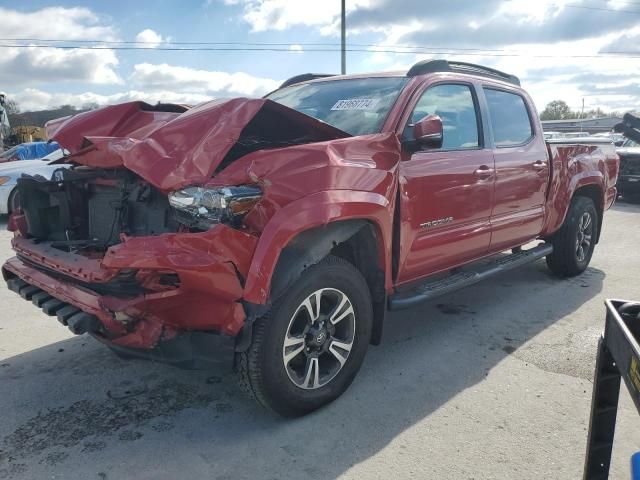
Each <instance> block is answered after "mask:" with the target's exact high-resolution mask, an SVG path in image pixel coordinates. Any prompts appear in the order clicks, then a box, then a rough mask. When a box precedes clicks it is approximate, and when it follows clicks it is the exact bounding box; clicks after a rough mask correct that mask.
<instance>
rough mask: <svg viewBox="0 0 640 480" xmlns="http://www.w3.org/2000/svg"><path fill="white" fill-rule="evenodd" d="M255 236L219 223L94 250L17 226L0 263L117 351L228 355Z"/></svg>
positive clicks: (12, 280) (200, 359)
mask: <svg viewBox="0 0 640 480" xmlns="http://www.w3.org/2000/svg"><path fill="white" fill-rule="evenodd" d="M256 241H257V240H256V237H254V236H252V235H249V234H246V233H243V232H240V231H238V230H235V229H232V228H230V227H227V226H225V225H217V226H215V227H213V228H211V229H210V230H208V231H206V232H201V233H171V234H162V235H158V236H152V237H129V238H126V237H125V238H123V241H122V243H120V244H118V245H115V246H113V247H111V248H109V249H108V250H107V252H106V254H105V255H104V257H103V258H95V259H92V258H88V257H85V256H83V255H79V254H75V253H69V252H64V251H61V250H58V249H56V248H54V247H52V246H51V244H50V243H49V242H37V241H34V240H32V239H26V238H24V237H22V236H20V235H17V236H16V237H15V238H14V239H13V242H12V243H13V248H14V250H15V252H16V254H17V256H16V257H13V258H11V259H9V260H8V261H7V262H6V263H5V264H4V266H3V267H2V273H3V277H4V279H5V280H6V281H7V284H8V286H9V288H10V289H11V290H13V291H15V292H17V293H19V294H20V295H21V296H22V297H23V298H25V299H27V300H31V301H32V302H33V303H34V304H35V305H37V306H38V307H40V308H42V309H43V311H44V312H45V313H47V314H48V315H52V316H54V315H55V316H57V317H58V320H60V321H61V322H62V323H63V324H65V325H67V326H69V328H70V329H71V330H72V331H74V333H90V334H92V335H93V336H95V337H96V338H98V339H99V340H100V341H101V342H103V343H106V344H108V345H109V346H111V347H112V348H114V349H115V350H117V351H119V352H120V353H124V354H127V355H135V356H144V357H148V358H153V359H157V360H162V361H165V362H169V363H176V364H179V365H181V366H195V365H199V364H200V363H205V364H208V363H218V362H216V360H215V359H216V358H218V359H220V360H222V361H223V362H224V363H229V365H230V364H231V363H230V362H231V361H232V359H233V351H234V346H235V343H236V337H237V336H238V334H239V333H240V332H241V330H242V328H243V325H244V323H245V319H246V314H245V310H244V307H243V304H242V293H243V281H244V278H245V277H246V275H247V273H248V269H249V264H250V260H251V257H252V254H253V250H254V249H255V245H256ZM202 352H206V354H204V355H203V354H202ZM212 352H214V353H215V354H212Z"/></svg>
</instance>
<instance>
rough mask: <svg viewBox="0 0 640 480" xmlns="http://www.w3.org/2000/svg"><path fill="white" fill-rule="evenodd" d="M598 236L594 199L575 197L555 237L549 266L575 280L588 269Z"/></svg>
mask: <svg viewBox="0 0 640 480" xmlns="http://www.w3.org/2000/svg"><path fill="white" fill-rule="evenodd" d="M597 237H598V212H597V210H596V207H595V205H594V203H593V200H591V199H590V198H587V197H574V199H573V200H572V201H571V206H570V207H569V212H568V213H567V218H565V221H564V224H563V225H562V227H561V228H560V230H559V231H558V232H557V233H556V234H555V235H554V236H553V238H552V239H551V243H552V244H553V253H552V254H550V255H547V265H548V267H549V269H550V270H551V271H552V272H553V273H554V274H556V275H558V276H561V277H573V276H576V275H579V274H581V273H582V272H584V271H585V270H586V269H587V267H588V266H589V262H590V261H591V257H592V255H593V250H594V248H595V244H596V242H595V240H596V238H597Z"/></svg>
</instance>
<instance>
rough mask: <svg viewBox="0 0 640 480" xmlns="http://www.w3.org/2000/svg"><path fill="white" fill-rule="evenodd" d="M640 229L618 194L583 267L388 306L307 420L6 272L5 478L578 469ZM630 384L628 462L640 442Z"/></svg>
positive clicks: (529, 273)
mask: <svg viewBox="0 0 640 480" xmlns="http://www.w3.org/2000/svg"><path fill="white" fill-rule="evenodd" d="M5 225H6V217H4V218H0V229H2V231H0V260H2V261H4V259H6V258H8V257H10V256H11V255H12V254H11V250H10V248H9V239H10V234H9V232H6V231H4V228H5ZM639 244H640V206H634V205H629V204H625V203H618V204H616V205H615V206H614V207H613V209H612V210H611V211H609V212H607V214H606V218H605V222H604V231H603V236H602V239H601V243H600V244H599V245H598V247H597V249H596V253H595V255H594V257H593V261H592V263H591V267H590V268H589V269H588V271H587V272H585V273H584V274H583V275H581V276H580V277H577V278H574V279H569V280H560V279H556V278H554V277H552V276H551V275H550V274H549V272H548V271H547V269H546V266H545V264H544V261H540V262H537V263H535V264H532V265H529V266H527V267H524V268H522V269H520V270H517V271H513V272H510V273H507V274H504V275H502V276H500V277H497V278H494V279H493V280H490V281H487V282H484V283H482V284H480V285H477V286H474V287H470V288H467V289H465V290H462V291H459V292H457V293H455V294H452V295H448V296H446V297H442V298H440V299H438V300H436V301H433V302H430V303H425V304H424V305H422V306H420V307H418V308H414V309H412V310H407V311H403V312H397V313H393V314H392V315H390V316H389V318H388V321H387V323H386V325H385V334H384V339H383V344H382V345H381V346H379V347H370V349H369V353H368V355H367V358H366V359H365V362H364V365H363V367H362V370H361V372H360V374H359V375H358V377H357V378H356V380H355V382H354V384H353V385H352V386H351V388H350V389H349V390H348V391H347V392H346V394H345V395H344V396H343V397H341V398H340V399H339V400H337V401H336V402H334V403H333V404H331V405H329V406H328V407H326V408H324V409H322V410H320V411H318V412H315V413H313V414H311V415H309V416H307V417H304V418H301V419H297V420H284V419H282V418H279V417H277V416H275V415H273V414H271V413H269V412H267V411H265V410H263V409H262V408H261V407H259V406H258V405H256V404H254V403H253V402H252V401H250V400H248V399H246V398H245V397H244V396H243V394H242V392H241V391H240V390H239V388H238V387H237V386H236V381H235V377H234V376H233V375H230V374H222V373H220V372H195V371H184V370H179V369H177V368H174V367H170V366H166V365H161V364H156V363H150V362H146V361H140V360H136V361H123V360H120V359H119V358H117V357H116V356H114V355H113V354H112V353H111V352H110V351H109V350H108V349H106V348H105V347H104V346H102V345H100V344H99V343H97V342H96V341H94V340H93V339H91V338H89V337H87V336H80V337H77V336H74V335H72V334H71V333H70V332H69V331H68V330H67V329H65V328H64V327H62V326H61V325H60V324H59V323H58V322H57V321H56V320H55V318H52V317H47V316H45V315H44V314H43V313H42V312H41V311H40V310H38V309H37V308H36V307H34V306H33V305H32V304H31V303H30V302H26V301H24V300H22V299H21V298H20V297H18V296H17V295H15V294H14V293H13V292H10V291H8V290H7V289H6V286H5V285H4V282H2V284H1V285H0V305H1V307H2V310H1V313H0V411H1V412H2V417H1V418H2V421H1V422H0V479H5V478H7V479H33V478H64V479H99V480H105V479H126V478H135V479H139V480H142V479H154V480H155V479H174V478H180V479H183V478H184V479H195V478H207V479H217V480H227V479H254V478H255V479H302V478H311V479H331V478H338V477H339V478H346V479H391V478H393V479H395V478H398V479H400V478H416V479H418V478H420V479H425V478H426V479H515V478H517V479H519V480H521V479H547V478H548V479H578V478H582V467H583V462H584V454H585V445H586V438H587V427H588V423H587V422H588V418H589V407H590V402H591V389H592V376H593V368H594V361H595V354H596V344H597V339H598V337H599V335H600V334H601V331H602V328H603V325H604V316H605V315H604V305H603V301H604V299H605V298H623V299H636V300H640V281H639V279H640V253H639V252H640V248H639ZM621 400H622V404H621V410H620V412H619V415H618V427H617V436H616V445H615V447H614V463H613V466H612V475H611V478H615V479H623V478H629V457H630V456H631V454H632V453H634V452H635V451H637V450H640V428H638V427H639V426H640V418H639V417H638V415H637V414H636V411H635V408H634V407H633V404H632V402H631V400H630V399H629V397H628V394H627V393H626V390H625V392H623V393H622V395H621Z"/></svg>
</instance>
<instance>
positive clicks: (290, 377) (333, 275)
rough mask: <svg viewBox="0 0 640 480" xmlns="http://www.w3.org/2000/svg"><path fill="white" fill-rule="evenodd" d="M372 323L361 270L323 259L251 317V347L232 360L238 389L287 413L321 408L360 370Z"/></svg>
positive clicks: (343, 389) (345, 387)
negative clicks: (265, 311) (266, 311)
mask: <svg viewBox="0 0 640 480" xmlns="http://www.w3.org/2000/svg"><path fill="white" fill-rule="evenodd" d="M372 318H373V313H372V302H371V296H370V294H369V288H368V286H367V283H366V282H365V280H364V278H363V277H362V275H361V274H360V272H359V271H358V270H357V269H356V268H355V267H354V266H353V265H351V264H350V263H348V262H346V261H344V260H342V259H340V258H337V257H333V256H329V257H327V258H325V259H324V260H323V261H322V262H320V263H318V264H317V265H314V266H312V267H310V268H309V269H307V270H306V271H305V272H304V273H303V274H302V276H301V277H300V278H299V280H298V281H297V282H296V284H295V285H294V286H293V287H292V288H291V289H290V290H289V292H288V293H287V294H285V295H284V296H283V297H282V298H280V299H278V300H277V301H276V303H275V304H274V305H273V307H272V309H271V311H270V312H269V314H267V315H265V316H264V317H262V318H259V319H258V320H256V322H255V324H254V327H253V340H252V343H251V346H250V347H249V349H248V350H247V351H246V352H243V353H240V354H238V358H237V368H238V373H239V375H240V383H241V385H242V386H243V387H244V389H245V390H247V391H248V392H249V393H250V394H251V396H253V397H254V398H256V399H257V400H258V401H259V402H260V403H262V404H263V405H264V406H266V407H268V408H270V409H272V410H274V411H276V412H277V413H279V414H281V415H284V416H289V417H295V416H300V415H304V414H306V413H309V412H311V411H313V410H316V409H317V408H320V407H321V406H323V405H326V404H327V403H329V402H331V401H333V400H335V399H336V398H337V397H339V396H340V395H341V394H342V393H343V392H344V391H345V390H346V389H347V388H348V387H349V385H350V384H351V382H352V381H353V379H354V378H355V376H356V374H357V373H358V370H359V369H360V366H361V365H362V361H363V359H364V356H365V353H366V351H367V346H368V344H369V341H370V338H371V324H372Z"/></svg>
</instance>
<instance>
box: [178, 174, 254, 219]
mask: <svg viewBox="0 0 640 480" xmlns="http://www.w3.org/2000/svg"><path fill="white" fill-rule="evenodd" d="M261 198H262V190H260V189H259V188H258V187H256V186H254V185H239V186H234V187H221V188H205V187H187V188H183V189H181V190H176V191H174V192H171V193H170V194H169V204H170V205H171V206H172V207H173V208H175V209H176V210H177V211H178V212H181V213H183V214H185V213H186V214H187V215H188V216H187V218H184V215H183V218H184V219H185V220H186V221H187V222H189V223H191V224H192V225H193V226H199V227H201V228H209V227H210V226H211V225H213V224H216V223H231V224H237V223H238V222H239V221H240V220H241V219H242V217H244V216H245V215H246V214H247V213H248V212H249V211H250V210H251V209H252V208H253V207H254V205H255V204H256V203H258V202H259V201H260V199H261Z"/></svg>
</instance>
